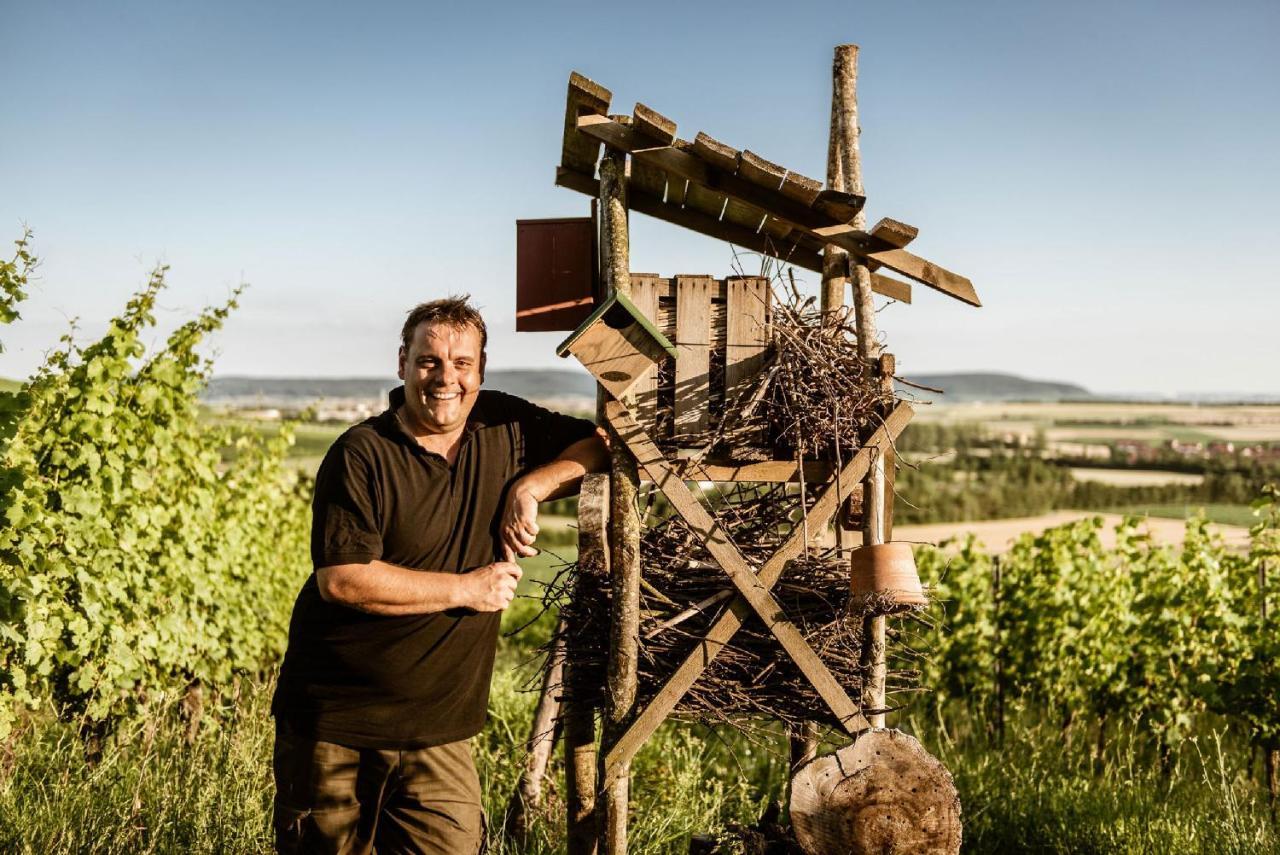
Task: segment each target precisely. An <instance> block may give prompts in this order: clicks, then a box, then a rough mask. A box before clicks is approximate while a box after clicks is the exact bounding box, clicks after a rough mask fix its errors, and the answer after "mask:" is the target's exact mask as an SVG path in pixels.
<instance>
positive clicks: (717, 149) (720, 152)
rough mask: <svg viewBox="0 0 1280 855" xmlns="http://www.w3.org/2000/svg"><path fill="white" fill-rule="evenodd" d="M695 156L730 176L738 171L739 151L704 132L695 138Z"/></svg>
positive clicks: (699, 132) (700, 132)
mask: <svg viewBox="0 0 1280 855" xmlns="http://www.w3.org/2000/svg"><path fill="white" fill-rule="evenodd" d="M693 154H694V156H695V157H699V158H701V159H702V160H704V161H706V162H707V163H709V164H711V165H712V166H714V167H716V168H717V169H722V170H724V171H725V172H728V173H730V174H732V173H734V172H736V171H737V170H738V150H737V149H736V148H734V147H733V146H731V145H727V144H725V143H722V142H720V140H718V139H716V138H715V137H713V136H711V135H709V134H704V133H703V132H702V131H698V135H697V136H696V137H694V138H693Z"/></svg>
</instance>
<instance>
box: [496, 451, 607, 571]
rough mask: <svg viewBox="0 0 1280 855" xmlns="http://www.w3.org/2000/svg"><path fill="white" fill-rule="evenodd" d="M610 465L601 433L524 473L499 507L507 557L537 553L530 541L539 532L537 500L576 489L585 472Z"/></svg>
mask: <svg viewBox="0 0 1280 855" xmlns="http://www.w3.org/2000/svg"><path fill="white" fill-rule="evenodd" d="M608 467H609V450H608V448H607V447H606V446H605V444H604V439H603V434H602V433H601V432H600V431H599V430H597V431H596V434H595V436H589V437H587V438H585V439H580V440H578V441H577V442H575V443H574V444H573V445H571V446H569V447H568V448H566V449H565V450H564V451H562V452H560V456H558V457H557V458H556V459H555V460H552V461H551V462H550V463H547V464H544V465H542V466H539V467H538V468H537V469H534V470H532V471H531V472H528V473H526V474H525V475H524V476H522V477H521V478H519V479H518V480H517V481H516V482H515V483H513V484H512V485H511V489H510V490H509V491H508V492H507V501H506V507H505V508H504V509H503V511H502V524H501V526H500V529H499V534H500V536H501V538H502V546H503V550H504V552H505V553H506V556H505V557H506V558H507V559H508V560H509V561H514V560H515V559H516V558H517V557H522V558H528V557H529V556H531V555H537V554H538V551H537V550H536V549H534V548H533V541H534V539H535V538H537V536H538V503H539V502H545V501H547V500H549V499H558V498H560V497H561V496H568V495H572V494H573V493H576V492H577V491H578V487H579V486H580V485H581V484H582V478H583V476H584V475H586V474H587V473H588V472H603V471H604V470H605V469H607V468H608Z"/></svg>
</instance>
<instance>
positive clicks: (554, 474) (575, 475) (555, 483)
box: [515, 434, 609, 502]
mask: <svg viewBox="0 0 1280 855" xmlns="http://www.w3.org/2000/svg"><path fill="white" fill-rule="evenodd" d="M608 466H609V450H608V449H607V448H606V447H605V444H604V440H602V439H601V438H600V436H599V434H597V435H595V436H589V437H587V438H586V439H580V440H578V441H577V442H575V443H574V444H573V445H571V446H569V447H568V448H566V449H565V450H564V451H562V452H561V453H560V456H559V457H557V458H556V459H555V460H553V461H551V462H550V463H546V464H544V465H542V466H539V467H538V468H537V469H534V470H533V471H531V472H529V473H527V474H526V475H524V476H523V477H522V478H521V479H520V480H519V481H518V482H517V483H516V485H515V488H516V489H519V490H526V491H528V492H529V494H530V495H532V496H533V498H534V499H535V500H536V501H539V502H545V501H547V500H549V499H558V498H560V497H561V496H568V495H571V494H573V493H575V492H577V490H578V487H579V485H580V484H581V483H582V478H583V476H584V475H586V474H587V473H588V472H603V471H604V470H605V469H607V468H608Z"/></svg>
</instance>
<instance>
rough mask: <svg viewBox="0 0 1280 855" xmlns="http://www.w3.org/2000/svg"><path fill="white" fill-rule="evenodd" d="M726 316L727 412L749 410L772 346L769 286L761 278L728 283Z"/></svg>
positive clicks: (749, 440) (748, 440)
mask: <svg viewBox="0 0 1280 855" xmlns="http://www.w3.org/2000/svg"><path fill="white" fill-rule="evenodd" d="M725 285H726V293H725V315H726V320H727V322H728V326H727V330H726V335H725V353H724V409H725V412H726V413H731V412H738V411H740V410H741V409H742V408H743V407H745V406H747V404H748V401H749V396H750V390H751V388H752V386H753V382H752V381H754V380H755V379H756V378H757V377H758V376H759V374H760V369H761V367H762V366H763V364H764V357H765V352H766V351H767V349H768V344H769V328H768V326H767V323H768V308H769V298H770V293H771V292H770V290H769V282H768V280H767V279H762V278H760V277H758V276H753V277H731V278H730V279H728V280H726V282H725ZM733 440H734V443H735V444H740V443H745V444H748V445H756V444H759V443H761V442H762V441H763V437H762V436H759V435H757V436H754V437H746V436H738V435H735V436H734V437H733Z"/></svg>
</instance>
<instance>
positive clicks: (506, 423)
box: [272, 388, 595, 749]
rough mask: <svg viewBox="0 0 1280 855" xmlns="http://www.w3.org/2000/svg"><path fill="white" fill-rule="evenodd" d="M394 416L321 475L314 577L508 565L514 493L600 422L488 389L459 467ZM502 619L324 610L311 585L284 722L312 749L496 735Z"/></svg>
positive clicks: (327, 606)
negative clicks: (323, 572)
mask: <svg viewBox="0 0 1280 855" xmlns="http://www.w3.org/2000/svg"><path fill="white" fill-rule="evenodd" d="M403 403H404V389H403V388H400V389H397V390H395V391H394V392H392V394H391V407H390V408H389V409H388V410H387V411H386V412H384V413H382V414H381V415H379V416H376V417H374V418H371V419H369V420H368V421H366V422H364V423H362V424H359V425H356V426H355V427H353V428H351V429H350V430H348V431H347V432H346V433H344V434H343V435H342V436H341V437H339V438H338V440H337V441H336V442H334V444H333V445H332V446H331V447H330V449H329V451H328V453H327V454H326V455H325V458H324V462H323V463H322V464H321V465H320V470H319V472H318V474H317V475H316V487H315V499H314V502H313V505H312V527H311V559H312V563H313V564H314V566H315V567H327V566H332V565H337V564H364V563H368V562H369V561H372V560H374V559H380V560H382V561H386V562H388V563H390V564H396V565H399V566H401V567H408V568H412V569H419V570H435V571H443V572H447V573H461V572H465V571H467V570H472V569H475V568H476V567H480V566H483V565H485V564H489V563H491V562H493V561H495V560H497V559H499V558H500V557H501V554H502V553H501V548H500V544H499V540H498V524H499V516H500V513H501V510H502V502H503V499H504V497H505V491H506V488H507V487H508V485H509V484H510V483H511V481H512V480H513V479H515V478H516V477H518V476H519V475H521V474H523V473H524V472H525V471H526V470H528V469H531V468H533V467H536V466H540V465H542V464H543V463H547V462H549V461H551V460H553V459H555V458H556V457H557V456H558V455H559V454H560V452H562V451H564V449H565V448H567V447H568V446H570V445H572V444H573V443H574V442H577V441H578V440H580V439H583V438H585V437H588V436H590V435H591V434H592V433H593V431H594V430H595V428H594V426H593V425H592V424H591V422H588V421H585V420H583V419H575V418H570V417H568V416H563V415H559V414H557V413H552V412H550V411H548V410H544V409H542V408H541V407H538V406H535V405H534V404H531V403H529V402H527V401H524V400H521V399H520V398H516V397H514V396H511V395H507V394H504V393H502V392H493V391H488V390H481V391H480V393H479V395H478V396H477V399H476V403H475V406H474V407H473V408H472V411H471V416H470V418H469V419H468V424H467V427H466V429H465V434H464V436H463V440H462V444H461V446H460V448H459V449H458V455H457V459H456V460H455V461H454V464H453V465H452V466H450V465H449V464H448V462H447V461H446V460H445V459H444V458H443V457H442V456H440V455H438V454H434V453H432V452H429V451H427V450H425V449H424V448H422V447H421V446H420V445H419V444H418V443H417V441H416V440H415V439H414V438H413V437H412V436H411V435H410V434H409V433H408V432H407V431H406V430H405V429H404V428H403V426H402V425H401V423H400V421H399V419H397V418H396V416H395V411H396V409H397V408H398V407H399V406H400V405H401V404H403ZM500 620H501V613H498V612H494V613H486V614H476V613H473V612H470V611H468V610H461V609H460V610H451V611H448V612H440V613H435V614H423V615H409V616H399V617H386V616H380V615H371V614H367V613H365V612H361V611H358V610H356V609H352V608H349V607H347V606H343V605H339V604H336V603H328V602H325V601H324V599H322V598H321V596H320V592H319V589H318V588H317V587H316V578H315V574H314V573H312V575H311V576H310V578H308V579H307V581H306V583H305V584H304V585H303V587H302V591H301V592H300V593H299V594H298V599H297V601H296V602H295V604H294V607H293V618H292V620H291V621H290V625H289V647H288V650H287V651H286V653H285V658H284V663H283V665H282V666H281V670H280V682H279V684H278V686H277V689H276V694H275V699H274V701H273V703H272V712H273V713H274V714H275V715H276V716H277V717H279V718H283V719H284V720H285V721H287V722H288V723H289V726H290V727H292V728H293V729H294V730H296V731H298V732H300V733H303V734H305V735H308V736H310V737H312V738H314V739H318V740H322V741H325V742H336V743H340V744H343V745H349V746H352V747H357V748H384V749H396V748H416V747H424V746H430V745H440V744H443V743H446V742H453V741H455V740H459V739H466V738H468V737H470V736H474V735H475V734H476V733H478V732H479V731H480V729H481V728H482V727H483V726H484V720H485V713H486V707H487V704H488V700H489V680H490V677H491V676H492V672H493V656H494V649H495V646H496V643H497V637H498V625H499V622H500Z"/></svg>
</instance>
